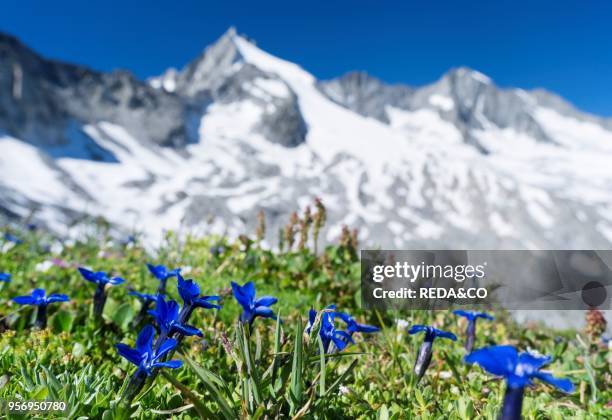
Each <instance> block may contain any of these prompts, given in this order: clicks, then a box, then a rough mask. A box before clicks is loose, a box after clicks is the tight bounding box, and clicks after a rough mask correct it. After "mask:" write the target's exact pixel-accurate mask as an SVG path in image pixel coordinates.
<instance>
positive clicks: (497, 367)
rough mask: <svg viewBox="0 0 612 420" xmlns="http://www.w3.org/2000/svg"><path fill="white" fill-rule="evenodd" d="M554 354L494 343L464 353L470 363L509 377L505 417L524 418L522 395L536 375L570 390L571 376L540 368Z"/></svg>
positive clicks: (512, 419)
mask: <svg viewBox="0 0 612 420" xmlns="http://www.w3.org/2000/svg"><path fill="white" fill-rule="evenodd" d="M551 360H552V357H550V356H541V355H538V354H534V353H529V352H522V353H519V352H518V351H517V350H516V349H515V348H514V347H513V346H491V347H485V348H482V349H478V350H475V351H474V352H472V353H470V354H468V355H467V356H465V361H466V362H467V363H476V364H478V365H479V366H480V367H481V368H483V369H484V370H486V371H487V372H489V373H491V374H493V375H496V376H502V377H504V378H506V394H505V396H504V407H503V409H502V415H501V419H502V420H514V419H520V418H521V408H522V404H523V394H524V391H525V387H526V386H530V385H532V379H534V378H537V379H539V380H541V381H544V382H547V383H549V384H551V385H553V386H555V387H557V388H559V389H560V390H562V391H564V392H567V393H571V392H573V390H574V384H572V382H571V381H570V380H569V379H560V378H555V377H554V376H552V375H551V374H550V373H549V372H545V371H541V370H540V369H542V367H543V366H545V365H547V364H549V363H550V361H551Z"/></svg>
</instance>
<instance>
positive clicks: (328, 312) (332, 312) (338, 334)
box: [306, 305, 355, 353]
mask: <svg viewBox="0 0 612 420" xmlns="http://www.w3.org/2000/svg"><path fill="white" fill-rule="evenodd" d="M338 314H339V313H338V312H337V311H336V305H329V306H328V307H327V308H325V309H323V310H322V311H321V321H320V322H321V327H320V329H319V336H320V337H321V342H322V343H323V351H324V352H325V353H330V352H334V351H335V350H334V348H332V347H331V344H332V343H333V344H334V346H335V349H337V351H342V350H344V349H345V348H346V346H348V345H349V343H353V344H354V343H355V342H354V341H353V337H352V336H351V334H349V333H348V332H347V331H342V330H338V329H336V315H338ZM316 319H317V311H316V310H314V309H313V308H311V309H310V311H308V325H307V326H306V332H307V333H308V334H310V331H311V330H312V327H313V326H314V324H315V322H316Z"/></svg>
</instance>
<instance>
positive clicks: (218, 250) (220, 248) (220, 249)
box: [210, 245, 225, 257]
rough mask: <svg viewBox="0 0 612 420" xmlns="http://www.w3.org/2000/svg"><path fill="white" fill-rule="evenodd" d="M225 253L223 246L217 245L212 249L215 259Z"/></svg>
mask: <svg viewBox="0 0 612 420" xmlns="http://www.w3.org/2000/svg"><path fill="white" fill-rule="evenodd" d="M224 252H225V247H223V245H215V246H211V247H210V253H211V255H212V256H213V257H218V256H220V255H221V254H223V253H224Z"/></svg>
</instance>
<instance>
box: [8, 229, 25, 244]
mask: <svg viewBox="0 0 612 420" xmlns="http://www.w3.org/2000/svg"><path fill="white" fill-rule="evenodd" d="M4 240H5V241H7V242H12V243H14V244H15V245H19V244H21V243H23V241H22V240H21V239H19V238H18V237H17V236H15V235H13V234H12V233H9V232H6V233H5V234H4Z"/></svg>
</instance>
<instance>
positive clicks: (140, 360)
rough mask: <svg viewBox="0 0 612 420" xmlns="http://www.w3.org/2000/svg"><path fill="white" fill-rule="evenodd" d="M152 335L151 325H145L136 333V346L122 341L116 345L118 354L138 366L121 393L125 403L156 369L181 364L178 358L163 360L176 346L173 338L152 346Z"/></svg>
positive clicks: (176, 366) (177, 366)
mask: <svg viewBox="0 0 612 420" xmlns="http://www.w3.org/2000/svg"><path fill="white" fill-rule="evenodd" d="M154 335H155V329H154V328H153V327H152V326H151V325H147V326H145V327H144V328H143V329H142V330H141V331H140V334H138V338H137V339H136V348H132V347H130V346H128V345H127V344H123V343H119V344H117V345H116V348H117V351H118V352H119V354H120V355H121V356H122V357H124V358H125V359H127V360H128V361H129V362H130V363H132V364H134V365H136V366H137V367H138V369H136V372H135V373H134V375H133V376H132V378H131V380H130V382H129V384H128V386H127V387H126V388H125V391H124V393H123V398H124V400H126V402H127V403H130V402H131V401H132V399H134V397H135V396H136V395H137V394H138V393H139V392H140V390H141V389H142V387H143V386H144V385H145V382H146V379H147V377H149V376H151V375H153V374H154V372H155V371H156V370H157V369H160V368H170V369H177V368H179V367H181V366H182V365H183V362H182V361H180V360H169V361H164V358H165V357H166V356H167V355H168V353H169V352H171V351H172V350H174V348H175V347H176V345H177V341H176V340H175V339H173V338H167V339H164V340H163V341H161V343H160V345H159V346H155V347H154V346H153V337H154Z"/></svg>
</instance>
